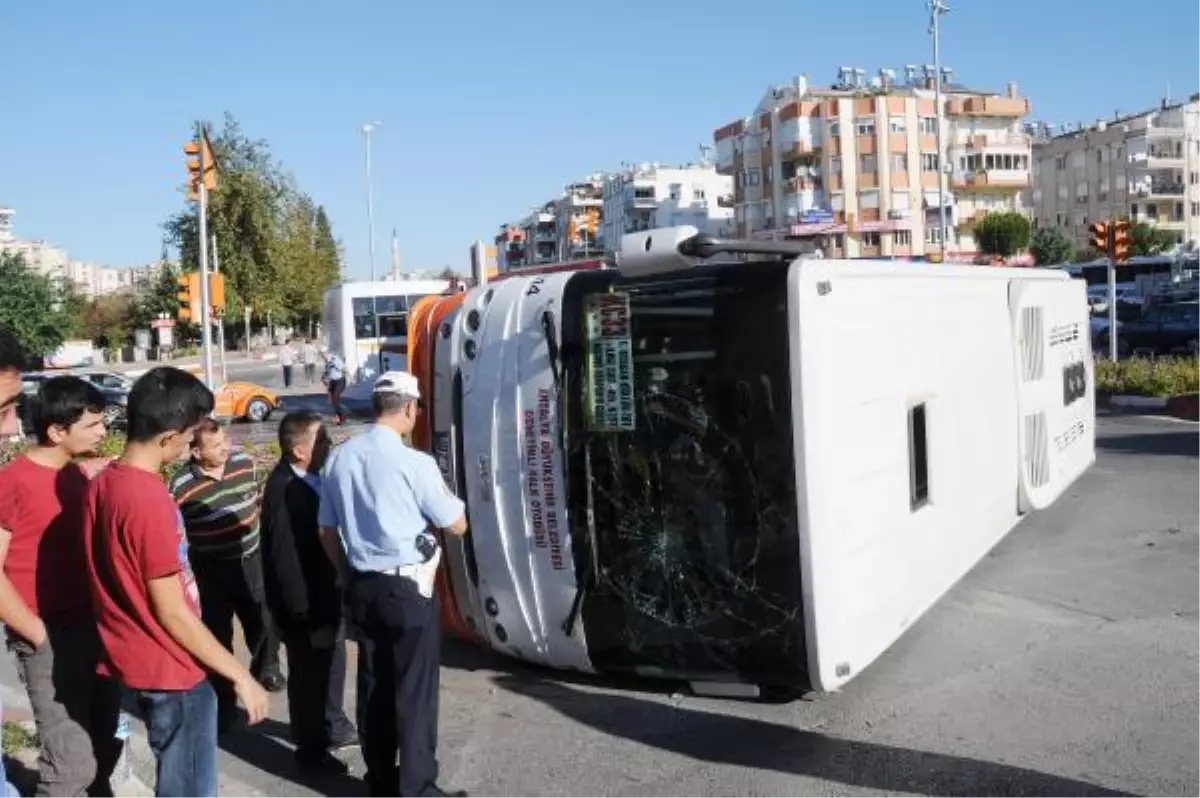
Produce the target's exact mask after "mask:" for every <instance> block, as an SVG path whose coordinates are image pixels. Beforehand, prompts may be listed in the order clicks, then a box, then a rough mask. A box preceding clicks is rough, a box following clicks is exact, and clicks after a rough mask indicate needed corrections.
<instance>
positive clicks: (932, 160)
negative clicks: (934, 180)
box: [921, 152, 938, 172]
mask: <svg viewBox="0 0 1200 798" xmlns="http://www.w3.org/2000/svg"><path fill="white" fill-rule="evenodd" d="M937 170H938V156H937V153H936V152H923V153H921V171H922V172H936V171H937Z"/></svg>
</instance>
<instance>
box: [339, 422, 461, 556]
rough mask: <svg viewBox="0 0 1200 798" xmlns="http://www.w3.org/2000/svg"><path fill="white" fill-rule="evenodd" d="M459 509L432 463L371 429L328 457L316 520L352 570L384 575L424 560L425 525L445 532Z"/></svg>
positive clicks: (379, 428) (391, 435)
mask: <svg viewBox="0 0 1200 798" xmlns="http://www.w3.org/2000/svg"><path fill="white" fill-rule="evenodd" d="M464 510H465V507H464V505H463V503H462V502H461V501H460V500H459V499H458V497H457V496H455V495H454V494H453V493H451V492H450V489H449V488H448V487H446V481H445V480H444V479H443V478H442V472H441V471H440V470H439V469H438V466H437V461H435V460H434V459H433V458H432V457H430V456H429V455H427V454H425V453H424V452H420V451H417V450H416V449H413V448H411V447H409V446H407V445H405V443H404V441H402V440H401V439H400V436H399V435H398V434H396V432H394V431H393V430H391V429H389V428H387V427H385V426H383V425H380V424H376V425H374V426H372V427H371V428H370V429H369V430H367V431H366V432H364V433H363V434H362V435H359V436H357V437H355V438H351V439H350V440H348V441H346V442H345V443H343V444H342V445H341V446H338V447H337V448H335V449H334V450H333V452H332V453H330V455H329V461H328V462H327V463H326V464H325V474H324V476H323V477H322V478H321V510H320V512H319V514H318V516H317V521H318V523H320V525H321V526H336V527H338V528H339V530H340V534H341V538H342V548H343V549H344V550H345V552H346V560H347V561H348V562H349V564H350V567H351V568H353V569H354V570H356V571H386V570H388V569H391V568H396V567H398V566H404V565H416V564H418V563H421V562H424V561H425V558H424V557H423V556H422V555H421V552H420V551H419V550H418V549H417V538H418V537H420V536H421V535H423V534H425V532H426V529H427V527H428V525H429V524H433V525H434V526H436V527H442V528H444V527H447V526H449V525H450V524H452V523H454V522H455V521H457V520H458V519H459V518H461V517H462V516H463V512H464Z"/></svg>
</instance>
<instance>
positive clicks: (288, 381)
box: [279, 339, 296, 388]
mask: <svg viewBox="0 0 1200 798" xmlns="http://www.w3.org/2000/svg"><path fill="white" fill-rule="evenodd" d="M279 365H280V366H283V387H284V388H291V387H292V369H293V368H294V367H295V365H296V350H295V349H293V348H292V342H291V341H289V340H286V339H285V340H284V342H283V346H281V347H280V348H279Z"/></svg>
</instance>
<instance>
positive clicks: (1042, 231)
mask: <svg viewBox="0 0 1200 798" xmlns="http://www.w3.org/2000/svg"><path fill="white" fill-rule="evenodd" d="M1074 252H1075V245H1074V244H1073V243H1072V241H1071V239H1070V237H1068V236H1067V234H1066V233H1064V232H1063V231H1062V230H1060V229H1058V228H1057V227H1039V228H1037V229H1036V230H1034V231H1033V234H1032V235H1031V236H1030V239H1029V253H1030V254H1031V255H1033V260H1034V262H1035V263H1037V265H1038V266H1052V265H1055V264H1058V263H1066V262H1067V261H1068V260H1070V258H1071V256H1072V255H1073V254H1074Z"/></svg>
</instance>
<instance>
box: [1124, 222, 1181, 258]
mask: <svg viewBox="0 0 1200 798" xmlns="http://www.w3.org/2000/svg"><path fill="white" fill-rule="evenodd" d="M1178 243H1179V242H1178V241H1176V240H1175V235H1174V234H1173V233H1171V232H1169V231H1167V230H1163V229H1162V228H1159V227H1155V226H1154V225H1152V224H1149V223H1147V222H1134V223H1133V224H1131V225H1129V254H1130V255H1133V256H1134V257H1140V256H1145V255H1159V254H1161V253H1163V252H1166V251H1167V250H1169V249H1172V248H1174V247H1175V245H1176V244H1178Z"/></svg>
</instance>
